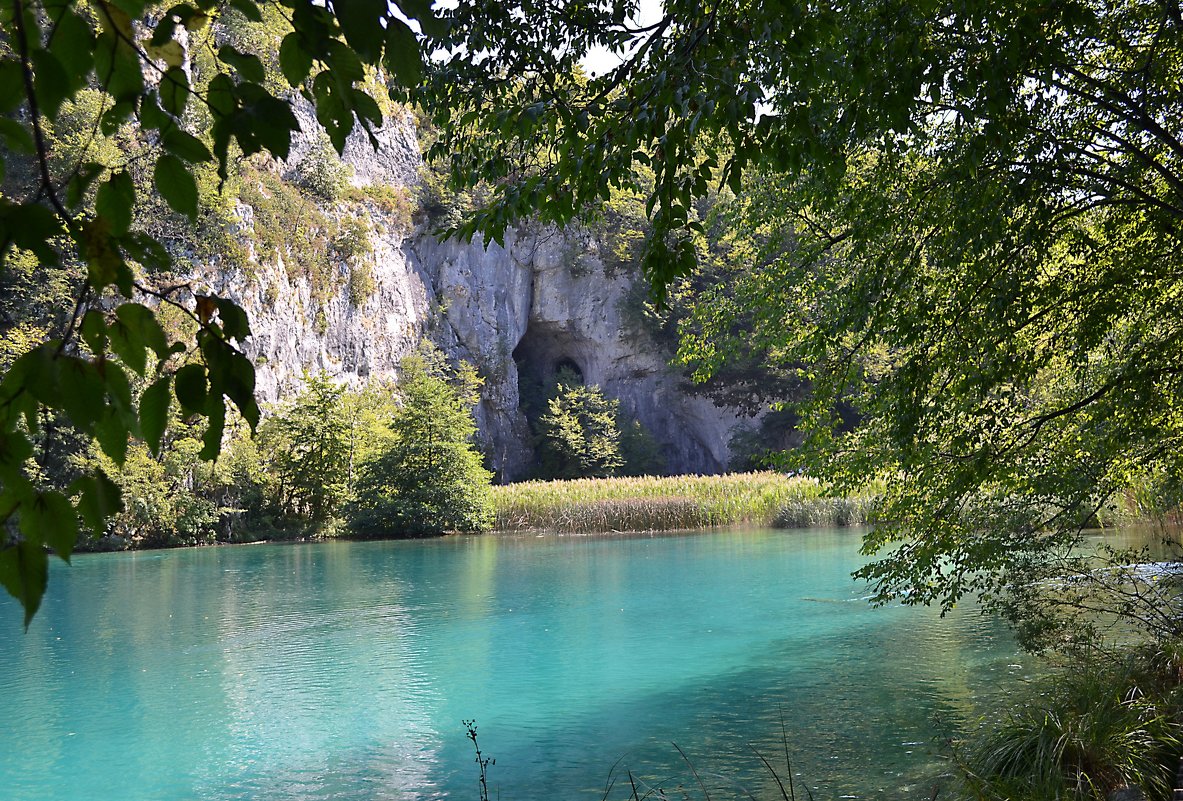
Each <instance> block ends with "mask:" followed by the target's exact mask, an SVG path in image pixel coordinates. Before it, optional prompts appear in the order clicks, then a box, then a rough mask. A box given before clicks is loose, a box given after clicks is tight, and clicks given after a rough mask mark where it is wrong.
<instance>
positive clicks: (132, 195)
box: [94, 172, 136, 234]
mask: <svg viewBox="0 0 1183 801" xmlns="http://www.w3.org/2000/svg"><path fill="white" fill-rule="evenodd" d="M135 203H136V187H135V184H134V183H133V181H132V179H131V173H127V172H117V173H115V174H114V175H112V176H111V179H110V180H109V181H107V182H106V183H105V184H103V185H102V186H100V187H99V191H98V192H97V193H96V194H95V200H94V206H95V211H96V212H97V213H98V214H99V216H101V217H105V218H106V220H107V223H108V224H109V225H110V226H111V231H112V232H113V233H115V234H125V233H127V229H128V228H130V227H131V217H132V208H133V207H134V206H135Z"/></svg>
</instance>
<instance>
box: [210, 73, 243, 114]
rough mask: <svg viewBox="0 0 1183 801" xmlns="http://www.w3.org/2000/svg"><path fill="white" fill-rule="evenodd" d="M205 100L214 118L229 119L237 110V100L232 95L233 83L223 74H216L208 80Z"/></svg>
mask: <svg viewBox="0 0 1183 801" xmlns="http://www.w3.org/2000/svg"><path fill="white" fill-rule="evenodd" d="M206 100H207V101H208V102H209V105H210V110H211V111H212V112H213V113H214V116H215V117H229V116H230V115H232V114H233V113H234V111H235V110H236V109H237V108H238V99H237V96H236V95H235V94H234V81H232V80H230V76H229V75H226V74H225V73H218V74H217V75H215V76H214V77H213V78H211V79H210V82H209V86H208V87H206Z"/></svg>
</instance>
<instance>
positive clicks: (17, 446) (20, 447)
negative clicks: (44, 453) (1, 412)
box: [0, 431, 33, 484]
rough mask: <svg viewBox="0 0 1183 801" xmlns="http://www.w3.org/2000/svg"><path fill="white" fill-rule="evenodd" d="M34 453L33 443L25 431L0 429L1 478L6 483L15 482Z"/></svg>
mask: <svg viewBox="0 0 1183 801" xmlns="http://www.w3.org/2000/svg"><path fill="white" fill-rule="evenodd" d="M32 455H33V443H31V442H29V438H28V437H27V436H25V435H24V433H23V432H20V431H0V479H3V481H4V482H5V483H6V484H11V483H13V478H14V477H15V476H17V475H18V474H19V473H20V472H21V470H22V469H23V468H24V465H25V460H26V459H28V458H29V457H30V456H32Z"/></svg>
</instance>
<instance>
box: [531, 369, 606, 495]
mask: <svg viewBox="0 0 1183 801" xmlns="http://www.w3.org/2000/svg"><path fill="white" fill-rule="evenodd" d="M619 414H620V401H618V400H614V399H609V398H606V397H605V396H604V393H603V391H601V390H600V388H599V387H597V386H585V385H584V384H583V381H582V379H581V378H580V377H579V376H578V375H577V374H576V373H575V372H573V371H571V370H570V369H561V370H559V372H558V375H556V376H555V384H554V388H553V390H552V391H551V393H550V397H549V399H548V400H547V402H546V411H545V412H544V413H543V414H542V416H541V417H539V419H538V434H539V445H538V469H539V473H540V477H541V478H604V477H607V476H611V475H615V473H616V471H617V469H618V468H620V467H621V466H622V465H623V464H624V461H623V459H622V458H621V456H620V428H619V426H618V425H617V417H618V416H619Z"/></svg>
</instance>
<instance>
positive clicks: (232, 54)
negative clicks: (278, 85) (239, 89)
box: [218, 45, 267, 83]
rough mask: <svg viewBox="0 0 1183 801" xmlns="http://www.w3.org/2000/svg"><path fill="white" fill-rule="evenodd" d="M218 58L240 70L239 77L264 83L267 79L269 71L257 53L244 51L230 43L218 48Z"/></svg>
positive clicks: (252, 81)
mask: <svg viewBox="0 0 1183 801" xmlns="http://www.w3.org/2000/svg"><path fill="white" fill-rule="evenodd" d="M218 59H219V60H220V61H222V62H223V63H225V64H229V65H230V66H231V67H234V69H235V70H237V71H238V75H239V77H240V78H242V79H243V80H244V81H250V82H251V83H263V81H265V80H267V72H266V71H265V70H264V69H263V62H262V61H259V57H258V56H256V55H253V54H251V53H243V52H241V51H239V50H236V49H235V48H233V47H231V46H230V45H222V46H221V47H220V48H218Z"/></svg>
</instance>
